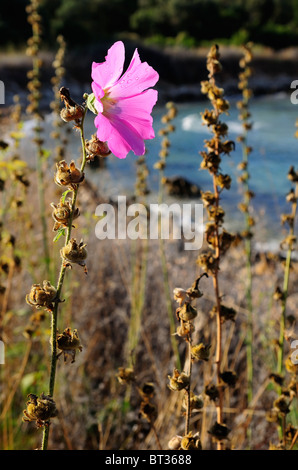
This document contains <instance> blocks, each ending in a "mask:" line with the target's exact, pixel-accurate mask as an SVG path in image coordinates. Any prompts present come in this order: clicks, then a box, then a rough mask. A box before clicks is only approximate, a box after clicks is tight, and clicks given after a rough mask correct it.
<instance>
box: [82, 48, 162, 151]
mask: <svg viewBox="0 0 298 470" xmlns="http://www.w3.org/2000/svg"><path fill="white" fill-rule="evenodd" d="M124 57H125V50H124V44H123V43H122V42H121V41H118V42H116V43H115V44H114V45H113V46H112V47H111V48H110V49H109V50H108V54H107V56H106V58H105V59H106V60H105V62H101V63H96V62H93V64H92V73H91V77H92V80H93V82H92V91H93V93H94V97H95V100H94V102H93V105H94V108H95V110H96V112H97V116H96V118H95V120H94V124H95V126H96V128H97V137H98V139H99V140H101V141H103V142H107V143H108V146H109V148H110V150H111V152H112V153H113V154H114V155H116V157H118V158H125V157H126V156H127V154H128V152H129V151H130V150H132V151H133V152H134V153H135V154H136V155H144V153H145V143H144V140H145V139H153V138H154V137H155V135H154V130H153V128H152V121H153V119H152V116H151V112H152V108H153V106H154V105H155V103H156V101H157V91H156V90H152V89H148V88H150V87H152V86H154V85H155V84H156V82H157V81H158V78H159V76H158V73H157V72H156V71H155V70H154V69H153V68H152V67H150V66H149V65H148V64H147V62H141V60H140V57H139V54H138V51H137V49H136V50H135V52H134V55H133V58H132V60H131V62H130V65H129V67H128V69H127V70H126V72H125V73H124V74H123V75H122V72H123V65H124ZM121 75H122V76H121Z"/></svg>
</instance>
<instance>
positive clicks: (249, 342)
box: [242, 134, 253, 404]
mask: <svg viewBox="0 0 298 470" xmlns="http://www.w3.org/2000/svg"><path fill="white" fill-rule="evenodd" d="M243 139H244V140H243V146H242V150H243V162H244V163H246V164H247V162H248V151H247V141H246V134H245V135H244V137H243ZM244 189H245V194H246V196H245V201H244V203H245V204H246V205H247V206H248V204H249V202H250V197H249V196H248V193H249V185H248V181H247V180H245V182H244ZM245 225H246V230H247V232H248V233H249V232H250V219H249V213H248V211H247V212H246V213H245ZM245 254H246V274H247V283H246V290H245V294H246V304H247V310H248V319H247V333H246V360H247V400H248V404H249V403H251V401H252V399H253V306H252V266H251V239H250V236H249V237H248V238H246V239H245Z"/></svg>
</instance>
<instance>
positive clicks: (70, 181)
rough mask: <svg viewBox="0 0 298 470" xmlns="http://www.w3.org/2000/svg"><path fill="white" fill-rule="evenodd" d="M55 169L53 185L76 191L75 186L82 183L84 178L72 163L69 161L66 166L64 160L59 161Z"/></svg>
mask: <svg viewBox="0 0 298 470" xmlns="http://www.w3.org/2000/svg"><path fill="white" fill-rule="evenodd" d="M56 167H57V171H56V174H55V183H56V184H58V186H68V187H69V188H70V189H76V187H77V185H78V184H79V183H82V181H83V180H84V178H85V175H84V173H83V172H81V170H79V169H78V168H76V165H75V163H74V161H71V163H70V165H68V164H67V163H66V161H65V160H61V161H60V162H59V163H57V164H56Z"/></svg>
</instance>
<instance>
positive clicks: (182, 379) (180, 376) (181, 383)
mask: <svg viewBox="0 0 298 470" xmlns="http://www.w3.org/2000/svg"><path fill="white" fill-rule="evenodd" d="M168 379H169V381H170V383H169V388H170V389H171V390H173V391H175V392H178V391H180V390H183V389H184V388H186V387H187V386H188V385H189V376H188V375H186V374H185V373H184V372H181V373H180V372H179V371H178V369H174V372H173V375H172V377H171V376H170V375H168Z"/></svg>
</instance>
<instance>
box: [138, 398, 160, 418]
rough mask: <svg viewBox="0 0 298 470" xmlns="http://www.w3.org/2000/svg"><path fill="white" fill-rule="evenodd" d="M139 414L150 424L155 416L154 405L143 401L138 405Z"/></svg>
mask: <svg viewBox="0 0 298 470" xmlns="http://www.w3.org/2000/svg"><path fill="white" fill-rule="evenodd" d="M140 413H141V415H142V416H143V417H144V418H146V419H147V421H148V422H149V423H151V422H152V421H153V420H154V419H155V418H156V416H157V409H156V406H155V405H153V404H152V403H150V402H149V401H147V400H145V401H142V403H141V405H140Z"/></svg>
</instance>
